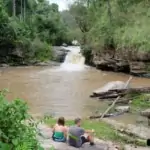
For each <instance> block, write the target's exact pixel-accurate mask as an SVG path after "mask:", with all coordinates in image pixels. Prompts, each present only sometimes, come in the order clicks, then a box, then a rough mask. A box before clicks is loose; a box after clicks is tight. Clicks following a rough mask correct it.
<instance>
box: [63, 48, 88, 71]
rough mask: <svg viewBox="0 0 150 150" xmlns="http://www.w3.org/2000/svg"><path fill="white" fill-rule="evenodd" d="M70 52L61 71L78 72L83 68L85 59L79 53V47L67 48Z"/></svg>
mask: <svg viewBox="0 0 150 150" xmlns="http://www.w3.org/2000/svg"><path fill="white" fill-rule="evenodd" d="M67 49H69V50H70V52H69V53H68V54H67V56H66V58H65V61H64V63H63V64H62V65H61V69H63V70H67V71H80V70H83V69H84V68H85V65H84V63H85V58H84V57H83V56H82V54H81V53H80V47H78V46H74V47H69V48H67Z"/></svg>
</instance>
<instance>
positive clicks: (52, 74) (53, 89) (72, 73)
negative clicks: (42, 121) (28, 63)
mask: <svg viewBox="0 0 150 150" xmlns="http://www.w3.org/2000/svg"><path fill="white" fill-rule="evenodd" d="M74 51H75V53H74ZM78 51H79V49H78ZM77 53H78V52H76V48H74V49H73V54H69V55H68V56H69V57H66V60H65V63H64V64H63V65H61V66H57V67H56V66H55V67H9V68H1V69H0V89H3V88H8V89H9V91H10V92H9V94H8V99H9V100H12V99H15V98H18V97H19V98H21V99H24V100H25V101H26V102H27V103H28V105H29V107H30V113H32V114H33V115H35V116H40V115H43V114H51V115H54V116H60V115H61V116H65V117H68V118H69V117H75V116H82V117H85V116H87V115H90V114H92V113H94V112H95V111H97V110H98V111H102V112H103V111H104V109H106V103H104V102H100V101H98V100H97V99H91V98H90V97H89V95H90V94H91V93H92V91H93V90H95V89H97V88H99V87H101V86H103V85H104V84H106V83H108V82H110V81H116V80H120V81H127V80H128V78H129V75H125V74H121V73H113V72H102V71H100V70H96V69H94V68H91V67H86V66H84V59H83V57H82V56H80V55H79V54H77ZM76 54H77V55H76ZM75 56H76V57H75ZM149 85H150V79H146V78H136V77H134V78H133V79H132V82H131V86H133V87H135V86H136V87H137V86H149ZM119 118H121V119H122V117H118V119H119ZM133 118H135V116H131V115H130V116H124V121H127V122H130V121H132V120H133Z"/></svg>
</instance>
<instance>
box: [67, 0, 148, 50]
mask: <svg viewBox="0 0 150 150" xmlns="http://www.w3.org/2000/svg"><path fill="white" fill-rule="evenodd" d="M70 12H71V14H72V15H73V16H74V17H75V19H76V22H77V24H78V26H79V27H80V29H81V31H82V33H83V36H84V38H85V39H84V42H85V43H86V44H87V43H88V44H90V45H92V46H94V47H96V49H97V50H104V49H114V50H125V49H131V50H132V49H134V50H140V51H150V42H149V39H150V29H149V23H150V2H149V1H148V0H126V1H125V0H76V1H75V2H74V3H73V4H72V6H71V7H70Z"/></svg>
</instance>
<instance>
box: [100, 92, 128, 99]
mask: <svg viewBox="0 0 150 150" xmlns="http://www.w3.org/2000/svg"><path fill="white" fill-rule="evenodd" d="M118 96H120V97H123V96H125V94H123V93H119V94H117V93H115V94H110V95H104V96H100V97H99V99H112V98H117V97H118Z"/></svg>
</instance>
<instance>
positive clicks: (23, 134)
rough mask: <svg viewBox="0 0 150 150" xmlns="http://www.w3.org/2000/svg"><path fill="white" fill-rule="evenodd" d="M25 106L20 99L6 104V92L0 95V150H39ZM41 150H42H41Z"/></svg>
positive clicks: (33, 127) (32, 124) (33, 125)
mask: <svg viewBox="0 0 150 150" xmlns="http://www.w3.org/2000/svg"><path fill="white" fill-rule="evenodd" d="M27 111H28V107H27V104H26V103H25V102H24V101H23V100H21V99H15V100H13V101H11V102H8V100H7V99H6V90H4V91H2V92H1V93H0V139H1V141H0V150H40V149H41V148H40V147H39V144H38V142H37V140H36V132H35V131H36V130H35V124H34V123H30V124H29V123H27V119H29V118H30V116H29V115H28V113H27ZM41 150H42V149H41Z"/></svg>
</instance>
